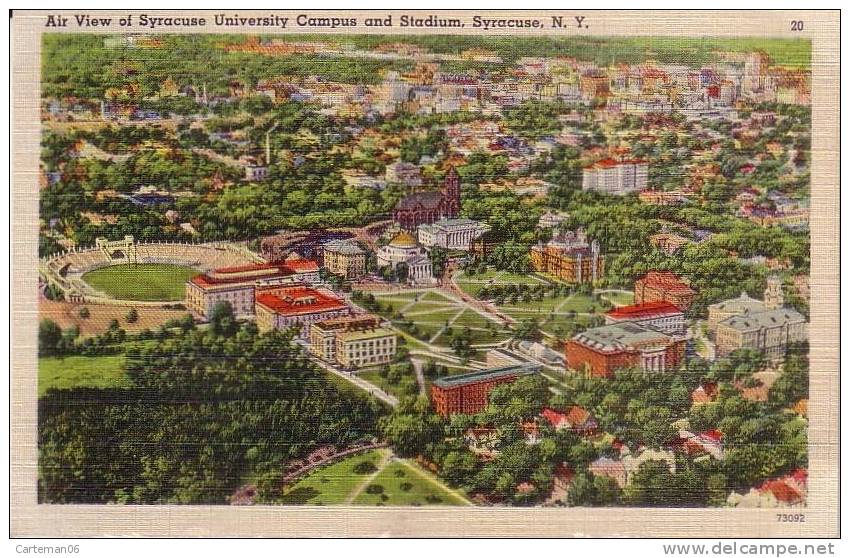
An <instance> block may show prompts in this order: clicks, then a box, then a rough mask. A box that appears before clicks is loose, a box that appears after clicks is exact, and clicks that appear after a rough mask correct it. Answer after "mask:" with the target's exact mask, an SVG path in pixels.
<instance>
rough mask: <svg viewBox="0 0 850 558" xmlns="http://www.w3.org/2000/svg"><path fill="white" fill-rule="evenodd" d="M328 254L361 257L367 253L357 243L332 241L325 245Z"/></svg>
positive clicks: (348, 240)
mask: <svg viewBox="0 0 850 558" xmlns="http://www.w3.org/2000/svg"><path fill="white" fill-rule="evenodd" d="M324 249H325V251H326V252H336V253H337V254H346V255H349V256H359V255H361V254H365V253H366V252H365V251H364V250H363V248H361V247H360V245H359V244H357V243H356V242H355V241H353V240H350V239H347V240H332V241H330V242H328V243H326V244H325V246H324Z"/></svg>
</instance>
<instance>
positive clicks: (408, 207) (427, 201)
mask: <svg viewBox="0 0 850 558" xmlns="http://www.w3.org/2000/svg"><path fill="white" fill-rule="evenodd" d="M459 214H460V176H459V175H458V174H457V171H456V170H455V169H454V167H450V168H449V172H448V173H446V178H445V180H444V181H443V185H442V186H441V187H440V189H439V190H432V191H429V192H415V193H413V194H409V195H407V196H405V197H404V198H402V199H401V200H399V202H398V203H397V204H396V206H395V208H394V209H393V221H395V222H396V223H398V225H399V226H400V227H401V228H403V229H405V230H408V231H415V230H416V228H417V227H419V225H430V224H432V223H434V222H436V221H439V220H440V219H454V218H455V217H457V216H458V215H459Z"/></svg>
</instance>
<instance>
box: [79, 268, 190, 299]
mask: <svg viewBox="0 0 850 558" xmlns="http://www.w3.org/2000/svg"><path fill="white" fill-rule="evenodd" d="M199 273H200V271H199V270H197V269H195V268H193V267H188V266H183V265H174V264H161V263H130V264H127V263H124V264H117V265H110V266H107V267H101V268H99V269H95V270H93V271H89V272H88V273H85V274H83V276H82V280H83V282H85V283H86V284H88V285H89V286H90V287H92V288H93V289H96V290H98V291H100V292H102V293H104V294H106V295H108V296H110V297H113V298H116V299H121V300H137V301H145V302H173V301H179V300H182V299H183V294H184V290H185V285H186V281H188V280H189V279H191V278H192V277H194V276H195V275H198V274H199Z"/></svg>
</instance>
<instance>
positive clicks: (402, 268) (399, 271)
mask: <svg viewBox="0 0 850 558" xmlns="http://www.w3.org/2000/svg"><path fill="white" fill-rule="evenodd" d="M409 274H410V268H409V267H408V265H407V263H405V262H398V263H397V264H396V266H395V278H396V281H398V282H399V283H404V282H405V281H407V277H408V275H409Z"/></svg>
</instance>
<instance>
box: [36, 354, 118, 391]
mask: <svg viewBox="0 0 850 558" xmlns="http://www.w3.org/2000/svg"><path fill="white" fill-rule="evenodd" d="M129 385H130V380H129V378H127V375H126V373H125V372H124V355H103V356H77V355H74V356H66V357H41V358H39V359H38V395H39V396H42V395H44V394H45V393H47V390H48V389H51V388H53V389H72V388H76V387H89V388H123V387H128V386H129Z"/></svg>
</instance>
